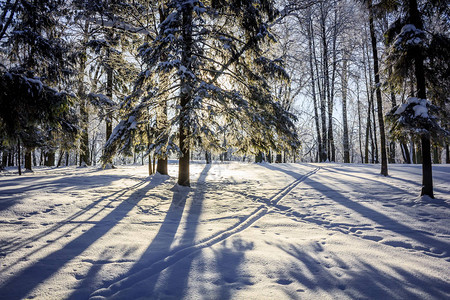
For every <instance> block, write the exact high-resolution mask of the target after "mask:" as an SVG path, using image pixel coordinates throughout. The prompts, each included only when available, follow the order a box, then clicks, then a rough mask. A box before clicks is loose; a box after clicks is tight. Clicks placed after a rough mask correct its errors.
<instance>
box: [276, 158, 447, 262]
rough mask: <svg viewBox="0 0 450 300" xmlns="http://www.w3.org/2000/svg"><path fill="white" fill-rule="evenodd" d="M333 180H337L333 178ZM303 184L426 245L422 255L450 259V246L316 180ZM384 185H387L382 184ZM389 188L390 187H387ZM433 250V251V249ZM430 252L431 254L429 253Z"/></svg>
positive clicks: (388, 228)
mask: <svg viewBox="0 0 450 300" xmlns="http://www.w3.org/2000/svg"><path fill="white" fill-rule="evenodd" d="M267 167H268V168H269V169H272V170H277V171H281V172H285V173H286V174H289V175H291V176H292V177H294V178H297V177H300V176H299V175H300V174H296V173H295V172H292V171H289V170H284V169H282V168H278V167H275V166H272V165H270V166H267ZM334 179H335V180H338V178H334ZM303 183H304V184H306V185H309V186H310V187H312V188H313V189H315V190H316V191H318V192H320V193H321V194H323V195H324V196H326V197H328V193H330V191H332V192H333V194H334V195H336V196H337V197H335V198H330V200H332V201H334V202H336V203H338V204H340V205H342V206H345V207H347V208H349V209H351V210H353V211H355V212H357V213H359V214H360V215H362V216H364V217H366V218H368V219H370V220H372V221H373V222H375V223H377V224H379V225H381V226H382V227H383V228H384V229H386V230H390V231H392V232H395V233H397V234H399V235H402V236H404V237H407V238H409V239H412V240H414V241H416V242H419V243H421V244H424V245H427V246H428V247H429V250H428V251H427V250H425V251H424V253H425V254H428V255H431V256H436V257H445V258H446V257H450V244H449V243H446V242H442V241H439V240H436V239H433V238H431V237H430V236H428V235H426V234H424V233H422V232H420V231H417V230H415V229H414V228H411V227H408V226H406V225H403V224H401V223H399V222H397V221H396V220H394V219H392V218H390V217H388V216H386V215H384V214H382V213H380V212H378V211H376V210H373V209H371V208H368V207H366V206H364V205H362V204H359V203H358V202H354V201H352V200H350V199H348V198H347V197H346V196H345V195H343V194H341V193H340V192H338V191H337V190H335V189H333V187H332V186H327V185H325V184H323V183H321V182H318V181H316V180H313V179H311V177H308V178H307V179H306V180H305V181H304V182H303ZM342 184H348V183H347V182H345V181H343V182H342ZM383 184H384V185H388V184H385V183H383ZM388 186H390V185H388ZM357 189H358V187H355V190H357ZM392 246H394V247H396V246H401V245H400V244H393V245H392ZM405 246H407V245H405ZM433 248H434V249H433ZM431 250H432V252H431Z"/></svg>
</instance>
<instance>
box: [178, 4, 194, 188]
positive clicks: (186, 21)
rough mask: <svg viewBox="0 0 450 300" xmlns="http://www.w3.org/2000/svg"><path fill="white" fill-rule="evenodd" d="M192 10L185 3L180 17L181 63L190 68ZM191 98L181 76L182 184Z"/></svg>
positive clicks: (186, 170) (186, 181) (184, 183)
mask: <svg viewBox="0 0 450 300" xmlns="http://www.w3.org/2000/svg"><path fill="white" fill-rule="evenodd" d="M192 12H193V9H192V7H191V6H190V5H186V6H185V7H184V8H183V19H182V25H183V26H182V28H183V31H182V34H181V35H182V38H183V42H184V43H183V50H182V53H181V64H182V65H183V66H184V67H186V69H188V70H190V69H191V59H192V48H193V40H192V25H193V24H192ZM191 98H192V83H191V79H190V77H183V78H182V79H181V95H180V106H181V111H180V114H181V116H180V132H179V135H180V150H181V156H180V159H179V165H178V184H179V185H182V186H190V181H189V157H190V145H189V140H188V136H189V133H190V128H189V124H190V121H189V108H188V104H189V102H190V101H191Z"/></svg>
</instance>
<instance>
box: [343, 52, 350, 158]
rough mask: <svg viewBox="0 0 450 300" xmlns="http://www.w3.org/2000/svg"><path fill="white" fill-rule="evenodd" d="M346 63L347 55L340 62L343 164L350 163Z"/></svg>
mask: <svg viewBox="0 0 450 300" xmlns="http://www.w3.org/2000/svg"><path fill="white" fill-rule="evenodd" d="M347 63H348V62H347V54H345V55H344V58H343V62H342V122H343V127H344V133H343V135H344V136H343V141H342V142H343V147H344V163H350V149H349V140H348V123H347Z"/></svg>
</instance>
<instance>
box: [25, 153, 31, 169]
mask: <svg viewBox="0 0 450 300" xmlns="http://www.w3.org/2000/svg"><path fill="white" fill-rule="evenodd" d="M31 161H32V160H31V150H30V149H28V148H25V170H27V171H32V167H31Z"/></svg>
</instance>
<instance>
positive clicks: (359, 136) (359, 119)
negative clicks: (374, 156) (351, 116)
mask: <svg viewBox="0 0 450 300" xmlns="http://www.w3.org/2000/svg"><path fill="white" fill-rule="evenodd" d="M356 97H357V99H356V101H357V106H358V138H359V139H358V140H359V152H360V153H359V154H360V155H361V163H363V162H364V155H363V147H362V132H361V129H362V123H361V108H360V104H361V103H360V102H359V83H358V81H357V82H356Z"/></svg>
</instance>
